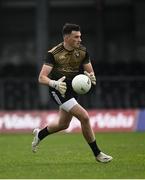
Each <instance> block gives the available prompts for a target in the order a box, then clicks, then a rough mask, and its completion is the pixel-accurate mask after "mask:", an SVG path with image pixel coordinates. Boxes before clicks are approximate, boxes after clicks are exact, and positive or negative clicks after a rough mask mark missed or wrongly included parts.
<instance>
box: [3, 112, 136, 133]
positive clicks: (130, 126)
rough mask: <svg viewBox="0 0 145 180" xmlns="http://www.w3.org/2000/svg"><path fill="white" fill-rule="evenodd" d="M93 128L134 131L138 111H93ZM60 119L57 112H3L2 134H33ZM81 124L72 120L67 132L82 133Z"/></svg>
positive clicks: (98, 129)
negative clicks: (34, 130) (37, 129)
mask: <svg viewBox="0 0 145 180" xmlns="http://www.w3.org/2000/svg"><path fill="white" fill-rule="evenodd" d="M88 112H89V115H90V122H91V126H92V127H93V129H94V131H95V132H108V131H112V132H113V131H114V132H116V131H134V130H135V129H136V124H137V117H138V116H137V114H138V111H137V110H109V111H107V110H91V111H88ZM57 118H58V113H57V111H11V112H9V111H1V112H0V132H31V131H32V130H33V129H34V128H36V127H40V128H43V127H45V126H46V125H47V124H48V125H49V124H51V123H53V122H54V121H56V120H57ZM80 131H81V126H80V122H79V121H78V120H77V119H76V118H72V121H71V123H70V126H69V128H68V129H66V130H65V132H68V133H69V132H80Z"/></svg>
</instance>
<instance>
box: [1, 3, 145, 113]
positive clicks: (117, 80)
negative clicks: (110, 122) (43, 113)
mask: <svg viewBox="0 0 145 180" xmlns="http://www.w3.org/2000/svg"><path fill="white" fill-rule="evenodd" d="M144 9H145V1H144V0H0V110H37V109H39V110H49V109H56V108H57V106H56V105H55V104H54V103H53V101H52V100H51V99H50V98H49V95H48V89H47V87H44V86H41V85H39V84H38V74H39V71H40V68H41V65H42V63H43V58H44V55H45V53H46V51H47V49H48V48H52V47H53V46H54V45H56V44H57V43H59V42H61V41H62V36H61V30H62V26H63V25H64V23H66V22H70V23H76V24H79V25H80V26H81V30H82V42H83V44H84V45H85V46H86V47H87V48H88V51H89V53H90V56H91V59H92V63H93V66H94V70H95V73H96V76H97V86H96V87H94V88H92V90H91V92H90V93H89V94H88V95H85V96H81V97H80V103H81V104H82V105H83V106H84V107H86V108H88V109H120V108H121V109H128V108H131V109H136V108H144V107H145V70H144V69H145V68H144V67H145V11H144Z"/></svg>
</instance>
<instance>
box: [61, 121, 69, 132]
mask: <svg viewBox="0 0 145 180" xmlns="http://www.w3.org/2000/svg"><path fill="white" fill-rule="evenodd" d="M68 127H69V124H68V123H65V124H61V130H64V129H67V128H68Z"/></svg>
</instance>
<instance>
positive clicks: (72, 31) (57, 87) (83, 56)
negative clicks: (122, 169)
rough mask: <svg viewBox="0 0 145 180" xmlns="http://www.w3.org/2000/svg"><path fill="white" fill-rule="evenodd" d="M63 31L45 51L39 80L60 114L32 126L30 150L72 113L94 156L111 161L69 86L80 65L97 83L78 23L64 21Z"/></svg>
mask: <svg viewBox="0 0 145 180" xmlns="http://www.w3.org/2000/svg"><path fill="white" fill-rule="evenodd" d="M62 34H63V42H61V43H60V44H58V45H56V46H55V47H53V48H52V49H50V50H49V51H48V53H47V57H46V59H45V61H44V64H43V66H42V69H41V71H40V74H39V83H41V84H44V85H46V86H49V93H50V96H51V97H52V99H53V100H54V101H55V102H56V103H57V104H58V106H59V118H58V119H56V120H55V121H54V122H53V123H52V124H49V125H47V127H45V128H44V129H38V128H37V129H34V131H33V134H34V139H33V142H32V151H33V152H36V151H37V146H38V145H39V143H40V142H41V141H42V140H43V139H44V138H45V137H47V136H48V135H50V134H53V133H56V132H58V131H61V130H64V129H67V128H68V127H69V124H70V122H71V119H72V117H73V116H74V117H76V118H77V119H78V120H79V121H80V124H81V129H82V134H83V136H84V138H85V140H86V142H87V143H88V145H89V147H90V148H91V150H92V152H93V154H94V157H95V159H96V160H97V161H99V162H102V163H107V162H110V161H111V160H112V159H113V158H112V157H111V156H109V155H107V154H105V153H103V152H102V151H101V149H100V148H99V147H98V145H97V143H96V138H95V135H94V132H93V130H92V127H91V125H90V120H89V115H88V112H87V111H86V110H85V109H84V108H83V107H82V106H81V105H80V104H79V103H78V101H77V97H78V95H77V94H76V93H75V92H74V91H73V89H72V86H71V82H72V79H73V78H74V77H75V76H76V75H78V74H80V70H81V69H82V68H83V71H84V74H86V75H87V76H88V77H89V78H90V80H91V82H92V84H93V85H96V77H95V74H94V70H93V67H92V64H91V60H90V57H89V54H88V52H87V50H86V48H85V47H84V46H82V44H81V30H80V26H79V25H76V24H69V23H66V24H65V25H64V26H63V29H62Z"/></svg>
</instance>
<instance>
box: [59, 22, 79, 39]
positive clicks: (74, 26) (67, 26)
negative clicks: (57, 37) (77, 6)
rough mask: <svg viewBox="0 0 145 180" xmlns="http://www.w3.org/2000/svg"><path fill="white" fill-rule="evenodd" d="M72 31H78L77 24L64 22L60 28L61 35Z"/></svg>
mask: <svg viewBox="0 0 145 180" xmlns="http://www.w3.org/2000/svg"><path fill="white" fill-rule="evenodd" d="M72 31H80V26H79V25H77V24H70V23H66V24H65V25H64V26H63V29H62V35H63V36H64V35H67V34H71V32H72Z"/></svg>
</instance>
